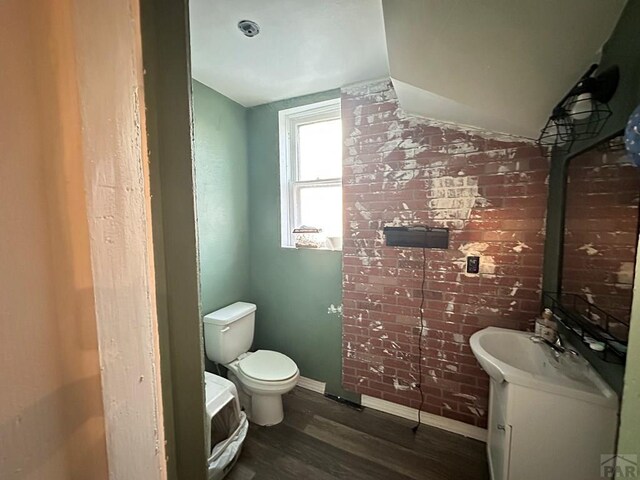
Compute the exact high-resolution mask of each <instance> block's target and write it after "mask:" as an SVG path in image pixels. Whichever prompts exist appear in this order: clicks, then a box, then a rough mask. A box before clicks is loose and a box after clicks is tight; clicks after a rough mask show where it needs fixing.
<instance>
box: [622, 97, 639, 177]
mask: <svg viewBox="0 0 640 480" xmlns="http://www.w3.org/2000/svg"><path fill="white" fill-rule="evenodd" d="M624 145H625V148H626V149H627V153H628V155H629V158H631V160H633V163H635V164H636V167H640V105H638V107H637V108H636V109H635V110H634V111H633V113H632V114H631V116H630V117H629V121H628V122H627V127H626V128H625V130H624Z"/></svg>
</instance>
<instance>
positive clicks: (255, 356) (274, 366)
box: [238, 350, 298, 382]
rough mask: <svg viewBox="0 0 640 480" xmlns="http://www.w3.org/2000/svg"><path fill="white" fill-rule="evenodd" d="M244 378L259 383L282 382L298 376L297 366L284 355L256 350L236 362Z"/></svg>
mask: <svg viewBox="0 0 640 480" xmlns="http://www.w3.org/2000/svg"><path fill="white" fill-rule="evenodd" d="M238 368H239V369H240V371H241V372H242V374H243V375H244V376H246V377H249V378H252V379H254V380H257V381H259V382H282V381H285V380H288V379H290V378H292V377H295V376H296V375H297V374H298V366H297V365H296V364H295V362H294V361H293V360H291V359H290V358H289V357H287V356H286V355H283V354H282V353H279V352H273V351H271V350H258V351H256V352H254V353H252V354H250V355H247V356H246V357H245V358H243V359H241V360H240V361H239V362H238Z"/></svg>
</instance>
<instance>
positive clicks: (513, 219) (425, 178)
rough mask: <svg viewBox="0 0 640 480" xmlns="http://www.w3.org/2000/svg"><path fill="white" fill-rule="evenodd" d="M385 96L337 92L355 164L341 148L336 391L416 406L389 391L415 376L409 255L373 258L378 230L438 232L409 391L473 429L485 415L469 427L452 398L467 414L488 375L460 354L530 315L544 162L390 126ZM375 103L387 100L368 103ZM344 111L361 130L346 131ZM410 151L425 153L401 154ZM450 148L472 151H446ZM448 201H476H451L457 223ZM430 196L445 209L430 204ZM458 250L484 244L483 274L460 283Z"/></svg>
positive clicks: (441, 131) (497, 145) (453, 136)
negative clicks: (444, 239)
mask: <svg viewBox="0 0 640 480" xmlns="http://www.w3.org/2000/svg"><path fill="white" fill-rule="evenodd" d="M391 89H392V87H391V84H390V83H389V82H387V83H383V84H380V85H377V84H376V88H375V90H376V92H377V94H367V93H363V94H362V95H359V94H355V93H354V94H350V95H346V94H345V95H344V96H343V102H342V109H343V128H344V129H345V130H344V131H345V134H346V135H347V137H348V138H349V143H350V145H351V147H352V148H353V149H355V151H356V152H358V153H357V154H355V155H353V154H352V153H351V152H350V150H349V148H347V149H346V151H347V153H348V155H349V156H348V159H347V160H346V161H345V162H344V164H345V168H344V170H343V183H344V185H345V189H344V192H345V193H344V208H345V221H344V238H345V240H344V246H345V248H344V250H343V274H344V276H345V277H344V281H343V306H344V320H343V325H344V326H343V332H344V339H345V343H343V345H344V346H343V350H344V356H345V358H344V371H343V374H344V375H343V376H344V379H343V383H344V384H345V387H347V388H350V389H352V390H355V391H357V392H360V393H363V394H366V395H372V396H376V397H378V398H383V399H385V400H388V401H392V402H395V403H399V404H403V405H409V406H411V407H413V408H418V406H419V394H418V392H417V390H415V389H410V390H397V389H396V387H395V386H394V380H395V381H396V382H398V381H401V382H402V383H403V384H406V383H411V382H413V381H416V380H415V379H416V378H417V372H418V368H417V362H419V361H420V360H419V355H418V334H419V330H420V329H419V316H420V312H419V309H418V307H419V306H420V304H421V303H422V289H421V287H422V264H423V259H422V251H420V250H418V249H407V248H392V247H386V246H384V242H383V237H381V232H380V230H381V229H382V227H384V226H385V225H387V224H390V223H392V222H394V219H396V218H399V219H401V220H402V221H404V222H405V223H426V224H429V225H436V226H447V227H449V228H450V229H451V232H450V248H449V249H448V250H430V251H428V252H427V258H426V266H427V270H426V282H425V289H424V319H425V323H426V328H425V330H424V338H423V342H422V344H423V352H422V357H423V358H424V360H422V364H423V374H424V378H423V380H422V386H423V390H424V391H428V392H429V393H428V395H427V397H428V398H427V401H426V403H425V404H424V406H423V409H424V410H425V411H427V412H430V413H434V414H437V415H445V416H447V417H449V418H455V419H457V420H461V421H464V422H467V423H470V424H473V425H486V414H485V415H484V416H482V417H478V416H476V415H474V414H473V413H471V411H470V410H469V409H468V406H467V403H468V402H466V401H465V400H463V399H462V398H461V397H459V396H455V395H456V394H460V393H463V394H467V395H473V396H474V397H476V403H474V406H477V405H486V403H487V393H488V382H487V377H486V375H485V374H484V372H482V370H481V369H480V367H479V366H478V364H477V362H476V360H475V358H474V357H473V354H472V353H471V351H470V348H469V345H468V343H467V342H468V338H469V336H470V335H471V334H472V333H474V332H475V331H477V330H479V329H481V328H484V327H486V326H489V325H499V326H509V327H511V328H519V327H524V326H526V325H527V321H528V319H529V318H530V317H531V315H532V314H533V313H535V312H536V311H537V309H539V306H540V292H539V288H540V282H541V274H542V258H543V241H544V236H543V234H541V231H542V230H543V228H544V217H545V214H546V194H547V185H546V183H545V181H546V179H547V175H548V161H547V159H546V158H543V157H540V154H539V151H538V149H537V148H536V147H532V146H531V145H530V144H523V143H520V142H518V141H516V140H514V141H506V142H505V141H500V140H493V139H490V138H483V137H482V136H480V135H478V134H476V133H474V132H470V131H469V130H468V129H456V128H455V127H446V128H440V127H434V126H432V125H429V124H428V122H427V121H424V122H420V121H419V120H417V119H411V122H409V121H405V120H398V116H401V112H399V110H398V105H397V101H396V100H395V95H393V92H392V90H391ZM366 91H367V89H366V88H365V89H363V92H366ZM380 92H385V95H390V96H391V97H392V98H393V100H390V101H388V102H379V101H378V100H379V98H381V97H380V96H379V95H380ZM357 107H358V110H359V111H360V113H359V117H358V118H359V120H360V124H359V125H358V126H357V127H355V123H354V121H353V119H354V117H355V115H356V112H355V109H356V108H357ZM368 115H371V118H369V117H368ZM356 128H357V131H356ZM390 129H393V130H390ZM387 133H389V135H388V136H387ZM353 134H355V135H353ZM390 139H391V142H389V141H388V140H390ZM416 145H421V146H423V147H424V148H423V150H424V151H420V152H419V153H417V155H414V154H415V153H416V151H415V150H413V149H414V147H415V146H416ZM462 146H464V148H469V149H472V150H473V151H472V152H470V153H459V152H460V147H462ZM489 151H491V153H487V152H489ZM412 156H413V158H412ZM443 177H449V178H445V179H443ZM596 191H598V190H597V189H596ZM456 195H476V196H477V198H476V200H475V202H473V203H474V205H473V207H472V208H467V209H464V205H465V203H464V202H467V203H466V205H468V201H467V200H465V201H458V204H459V205H462V206H463V208H462V211H460V210H456V209H455V208H450V207H453V206H454V205H453V204H454V203H456ZM480 197H482V198H480ZM443 198H446V199H451V200H450V203H449V204H447V202H443V201H439V199H443ZM434 199H438V202H437V203H435V204H434V203H433V200H434ZM483 199H484V200H483ZM356 202H358V203H359V204H360V205H361V206H362V205H363V206H364V207H365V208H366V211H367V217H368V218H363V216H362V213H361V212H360V209H358V208H356V206H355V203H356ZM485 202H487V203H488V204H487V205H485V204H484V203H485ZM430 205H431V206H432V207H433V206H437V207H438V208H437V210H436V209H435V208H432V207H430ZM360 208H361V207H360ZM593 208H597V206H594V207H593ZM590 210H591V209H590ZM585 218H589V217H588V216H585ZM583 223H584V221H583ZM356 232H357V233H358V235H357V236H355V235H354V234H355V233H356ZM585 234H589V231H586V232H585ZM585 238H588V237H585ZM617 241H618V242H621V241H620V240H617ZM518 242H522V243H525V244H526V246H522V245H521V244H520V243H518ZM471 243H479V244H483V246H482V251H481V252H480V255H481V265H482V266H485V268H486V266H488V265H492V267H490V269H491V270H493V271H486V270H483V271H482V273H480V274H478V275H465V274H464V262H465V253H463V252H465V251H470V252H471V250H469V248H470V247H467V244H471ZM609 246H610V248H613V243H612V244H611V245H609ZM514 248H516V250H514ZM518 249H520V250H521V251H518ZM577 267H580V268H583V265H577ZM584 268H589V267H586V266H584ZM516 286H517V289H516V290H514V288H515V287H516ZM513 302H515V303H513ZM359 319H362V320H359ZM346 342H350V348H351V350H350V351H349V352H347V350H346V348H347V343H346ZM460 342H463V343H460ZM347 353H348V355H347ZM352 356H355V358H351V357H352ZM358 359H367V361H366V362H364V361H362V360H358ZM374 360H375V361H374ZM354 362H356V363H354ZM370 365H371V366H372V367H374V369H375V370H379V369H378V368H375V367H376V365H377V366H380V365H382V366H384V371H383V372H379V371H376V372H373V371H371V370H370V368H369V367H370ZM447 366H449V368H447ZM454 369H455V370H456V371H453V370H454ZM354 372H355V375H354ZM432 376H434V377H435V379H434V378H432ZM361 380H362V381H361ZM436 380H437V382H436ZM443 402H446V403H447V405H448V406H449V407H450V409H448V408H446V407H444V405H443ZM484 410H485V411H486V407H485V408H484Z"/></svg>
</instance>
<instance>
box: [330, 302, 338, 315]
mask: <svg viewBox="0 0 640 480" xmlns="http://www.w3.org/2000/svg"><path fill="white" fill-rule="evenodd" d="M327 315H342V305H338V306H337V307H336V306H335V305H334V304H333V303H332V304H331V305H329V308H327Z"/></svg>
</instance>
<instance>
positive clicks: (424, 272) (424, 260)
mask: <svg viewBox="0 0 640 480" xmlns="http://www.w3.org/2000/svg"><path fill="white" fill-rule="evenodd" d="M426 277H427V249H426V248H423V249H422V285H421V287H420V333H419V334H418V385H417V387H418V390H419V391H420V407H419V408H418V423H416V425H415V426H414V427H413V428H412V430H413V433H416V432H417V431H418V428H419V427H420V423H421V415H422V407H423V405H424V392H423V391H422V335H423V333H424V284H425V281H426Z"/></svg>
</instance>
